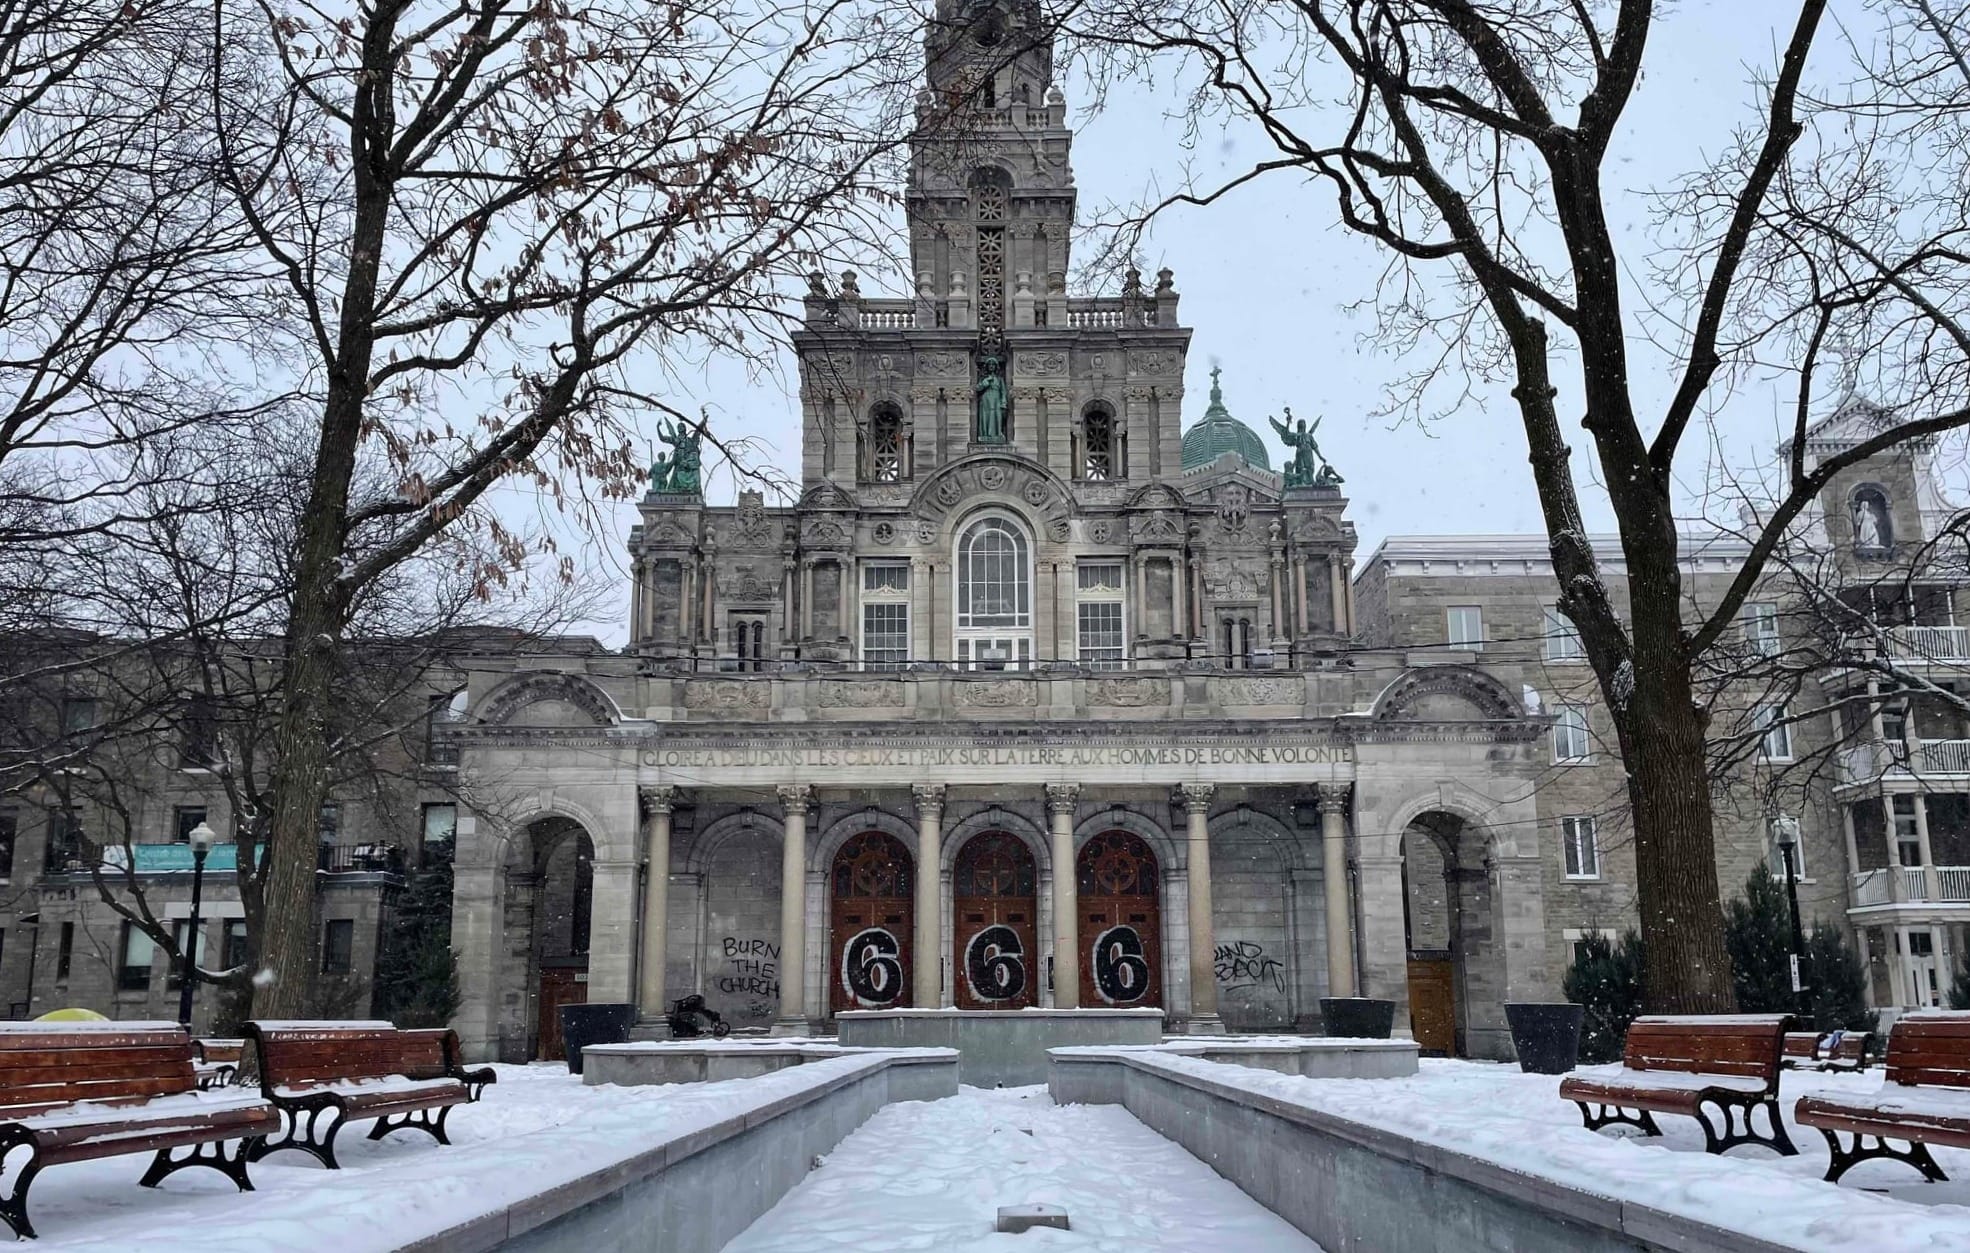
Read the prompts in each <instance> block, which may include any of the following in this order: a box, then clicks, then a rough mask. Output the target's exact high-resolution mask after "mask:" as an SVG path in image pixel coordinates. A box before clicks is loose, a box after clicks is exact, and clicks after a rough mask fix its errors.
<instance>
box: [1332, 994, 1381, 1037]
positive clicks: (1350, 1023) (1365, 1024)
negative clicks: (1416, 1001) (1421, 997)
mask: <svg viewBox="0 0 1970 1253" xmlns="http://www.w3.org/2000/svg"><path fill="white" fill-rule="evenodd" d="M1320 1017H1321V1019H1322V1020H1323V1021H1325V1022H1326V1024H1327V1034H1328V1035H1339V1036H1349V1037H1351V1038H1353V1039H1357V1040H1386V1039H1388V1038H1389V1031H1390V1029H1391V1028H1393V1027H1394V1026H1395V1002H1394V1001H1378V1000H1376V999H1375V998H1373V997H1369V996H1323V997H1321V998H1320Z"/></svg>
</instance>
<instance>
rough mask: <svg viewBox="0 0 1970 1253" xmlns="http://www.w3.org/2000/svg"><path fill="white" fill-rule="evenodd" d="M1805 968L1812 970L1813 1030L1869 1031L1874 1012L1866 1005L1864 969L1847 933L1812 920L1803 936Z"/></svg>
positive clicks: (1872, 1025)
mask: <svg viewBox="0 0 1970 1253" xmlns="http://www.w3.org/2000/svg"><path fill="white" fill-rule="evenodd" d="M1806 968H1807V969H1808V970H1810V971H1812V983H1811V985H1810V988H1811V991H1812V994H1813V1030H1815V1031H1833V1030H1836V1029H1837V1030H1844V1031H1872V1030H1874V1025H1875V1020H1876V1018H1877V1015H1876V1014H1875V1012H1874V1011H1873V1010H1871V1009H1869V1008H1868V1007H1867V970H1866V968H1864V967H1863V966H1862V965H1861V959H1860V954H1859V953H1856V952H1855V951H1854V946H1853V945H1852V944H1850V943H1848V942H1847V933H1846V931H1844V930H1843V929H1841V928H1840V927H1837V926H1834V925H1833V924H1831V923H1828V922H1824V921H1822V922H1816V923H1814V924H1813V929H1812V931H1811V932H1810V933H1809V934H1808V935H1807V936H1806Z"/></svg>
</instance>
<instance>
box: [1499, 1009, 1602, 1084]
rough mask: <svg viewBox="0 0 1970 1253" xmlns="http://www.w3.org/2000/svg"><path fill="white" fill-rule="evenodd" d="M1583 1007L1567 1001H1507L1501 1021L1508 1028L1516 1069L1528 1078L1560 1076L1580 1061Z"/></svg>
mask: <svg viewBox="0 0 1970 1253" xmlns="http://www.w3.org/2000/svg"><path fill="white" fill-rule="evenodd" d="M1586 1015H1587V1010H1586V1008H1585V1007H1584V1006H1580V1005H1575V1004H1573V1003H1572V1002H1571V1001H1507V1002H1505V1021H1506V1022H1508V1023H1510V1024H1511V1027H1512V1047H1513V1048H1514V1049H1516V1050H1518V1055H1519V1069H1520V1070H1523V1071H1525V1072H1526V1073H1527V1074H1532V1075H1563V1074H1565V1073H1566V1072H1567V1071H1569V1070H1572V1069H1573V1067H1574V1063H1576V1062H1578V1061H1579V1060H1580V1023H1581V1021H1582V1020H1583V1019H1584V1018H1585V1017H1586Z"/></svg>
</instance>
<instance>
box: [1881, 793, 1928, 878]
mask: <svg viewBox="0 0 1970 1253" xmlns="http://www.w3.org/2000/svg"><path fill="white" fill-rule="evenodd" d="M1903 801H1907V802H1908V813H1907V814H1903V813H1902V812H1901V803H1902V802H1903ZM1921 803H1922V798H1921V797H1920V796H1916V795H1914V794H1913V793H1909V792H1897V793H1895V794H1894V795H1893V796H1891V797H1889V798H1888V816H1889V819H1890V822H1889V828H1888V838H1889V839H1891V840H1893V841H1895V843H1896V844H1897V845H1906V846H1908V847H1911V848H1913V849H1914V850H1915V857H1914V858H1913V859H1912V860H1910V859H1904V858H1903V857H1902V849H1901V848H1899V847H1898V848H1896V849H1895V850H1894V855H1895V859H1896V860H1897V861H1900V862H1901V864H1902V865H1903V866H1919V865H1921V864H1922V816H1920V815H1918V814H1917V813H1916V806H1918V805H1920V804H1921ZM1904 822H1906V823H1907V824H1908V827H1907V830H1908V835H1907V837H1906V838H1904V837H1903V835H1902V830H1903V827H1902V824H1903V823H1904Z"/></svg>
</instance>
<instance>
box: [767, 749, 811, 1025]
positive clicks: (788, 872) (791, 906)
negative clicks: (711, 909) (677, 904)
mask: <svg viewBox="0 0 1970 1253" xmlns="http://www.w3.org/2000/svg"><path fill="white" fill-rule="evenodd" d="M778 791H779V793H780V804H781V805H783V806H785V807H786V811H787V816H786V829H785V834H784V835H783V836H782V837H781V840H780V1017H779V1020H778V1021H777V1022H775V1023H774V1024H773V1034H774V1035H806V1034H807V1031H808V1025H807V806H808V803H809V802H810V801H811V800H812V799H813V796H814V788H813V787H812V786H811V785H810V784H806V783H792V784H784V785H782V786H781V787H780V788H779V789H778Z"/></svg>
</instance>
